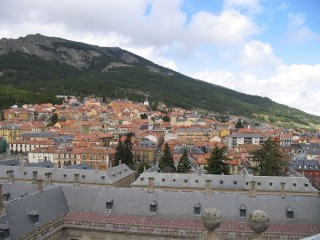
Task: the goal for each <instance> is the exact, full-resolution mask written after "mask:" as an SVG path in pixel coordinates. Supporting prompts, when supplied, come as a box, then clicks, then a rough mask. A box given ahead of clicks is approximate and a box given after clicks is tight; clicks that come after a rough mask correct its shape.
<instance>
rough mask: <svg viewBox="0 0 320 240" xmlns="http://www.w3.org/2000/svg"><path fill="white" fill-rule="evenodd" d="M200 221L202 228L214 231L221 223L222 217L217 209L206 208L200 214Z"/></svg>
mask: <svg viewBox="0 0 320 240" xmlns="http://www.w3.org/2000/svg"><path fill="white" fill-rule="evenodd" d="M201 220H202V224H203V226H205V227H206V228H207V229H208V230H215V229H217V228H218V227H219V226H220V225H221V223H222V215H221V212H220V211H219V210H218V209H215V208H207V209H206V210H204V211H203V213H202V214H201Z"/></svg>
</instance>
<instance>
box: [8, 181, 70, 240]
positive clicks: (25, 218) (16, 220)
mask: <svg viewBox="0 0 320 240" xmlns="http://www.w3.org/2000/svg"><path fill="white" fill-rule="evenodd" d="M5 210H6V217H7V221H8V225H9V229H10V230H9V232H10V238H11V239H18V238H21V237H22V236H23V235H26V234H28V233H30V232H31V231H34V230H35V229H37V228H39V227H41V226H43V225H45V224H48V223H50V222H52V221H54V220H56V219H58V218H59V217H62V216H64V215H65V214H67V213H68V212H69V206H68V202H67V199H66V197H65V195H64V193H63V191H62V188H61V186H58V187H52V188H50V189H47V190H46V191H43V192H36V193H32V194H30V195H27V196H25V197H23V198H18V199H15V200H13V201H9V202H6V203H5ZM28 214H29V215H28ZM34 214H38V222H37V223H35V222H34V221H33V220H32V218H31V216H30V215H34Z"/></svg>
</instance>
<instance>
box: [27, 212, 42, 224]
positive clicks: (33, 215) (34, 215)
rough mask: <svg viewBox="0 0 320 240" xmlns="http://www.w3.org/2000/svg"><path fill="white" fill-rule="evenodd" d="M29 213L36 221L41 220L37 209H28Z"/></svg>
mask: <svg viewBox="0 0 320 240" xmlns="http://www.w3.org/2000/svg"><path fill="white" fill-rule="evenodd" d="M27 214H28V216H29V217H30V218H31V220H32V221H33V222H34V223H38V222H39V212H38V211H37V210H27Z"/></svg>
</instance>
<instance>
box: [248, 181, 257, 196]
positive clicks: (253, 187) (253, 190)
mask: <svg viewBox="0 0 320 240" xmlns="http://www.w3.org/2000/svg"><path fill="white" fill-rule="evenodd" d="M256 184H257V183H256V181H250V192H249V196H250V197H256V193H257V192H256V191H257V186H256Z"/></svg>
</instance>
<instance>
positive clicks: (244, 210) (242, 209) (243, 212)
mask: <svg viewBox="0 0 320 240" xmlns="http://www.w3.org/2000/svg"><path fill="white" fill-rule="evenodd" d="M239 210H240V217H246V216H247V208H246V206H245V205H241V206H240V208H239Z"/></svg>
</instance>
